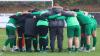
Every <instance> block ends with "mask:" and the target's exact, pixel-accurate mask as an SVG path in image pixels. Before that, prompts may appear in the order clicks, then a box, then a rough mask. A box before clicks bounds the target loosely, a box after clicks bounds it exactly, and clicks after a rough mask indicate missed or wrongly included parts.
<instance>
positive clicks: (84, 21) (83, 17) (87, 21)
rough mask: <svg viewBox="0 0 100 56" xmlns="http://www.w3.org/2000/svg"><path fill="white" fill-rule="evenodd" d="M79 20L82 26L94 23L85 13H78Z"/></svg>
mask: <svg viewBox="0 0 100 56" xmlns="http://www.w3.org/2000/svg"><path fill="white" fill-rule="evenodd" d="M77 19H78V21H79V22H80V24H81V25H83V24H90V23H92V22H91V18H90V17H88V16H86V15H84V11H79V12H77Z"/></svg>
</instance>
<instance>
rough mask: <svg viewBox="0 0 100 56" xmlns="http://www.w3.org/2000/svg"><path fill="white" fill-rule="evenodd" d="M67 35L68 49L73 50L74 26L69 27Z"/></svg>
mask: <svg viewBox="0 0 100 56" xmlns="http://www.w3.org/2000/svg"><path fill="white" fill-rule="evenodd" d="M67 36H68V51H69V52H70V51H73V50H72V44H73V37H74V30H73V27H71V26H70V27H67Z"/></svg>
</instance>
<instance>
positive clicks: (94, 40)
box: [93, 37, 96, 47]
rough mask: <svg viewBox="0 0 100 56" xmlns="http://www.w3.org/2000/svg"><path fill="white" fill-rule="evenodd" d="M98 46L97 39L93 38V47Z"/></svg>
mask: <svg viewBox="0 0 100 56" xmlns="http://www.w3.org/2000/svg"><path fill="white" fill-rule="evenodd" d="M95 46H96V37H93V47H95Z"/></svg>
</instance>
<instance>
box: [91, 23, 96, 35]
mask: <svg viewBox="0 0 100 56" xmlns="http://www.w3.org/2000/svg"><path fill="white" fill-rule="evenodd" d="M96 28H97V24H94V25H93V26H92V31H91V33H93V32H94V31H96Z"/></svg>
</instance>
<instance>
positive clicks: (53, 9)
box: [52, 7, 63, 13]
mask: <svg viewBox="0 0 100 56" xmlns="http://www.w3.org/2000/svg"><path fill="white" fill-rule="evenodd" d="M52 11H53V12H54V13H61V12H62V11H63V8H62V7H53V8H52Z"/></svg>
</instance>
